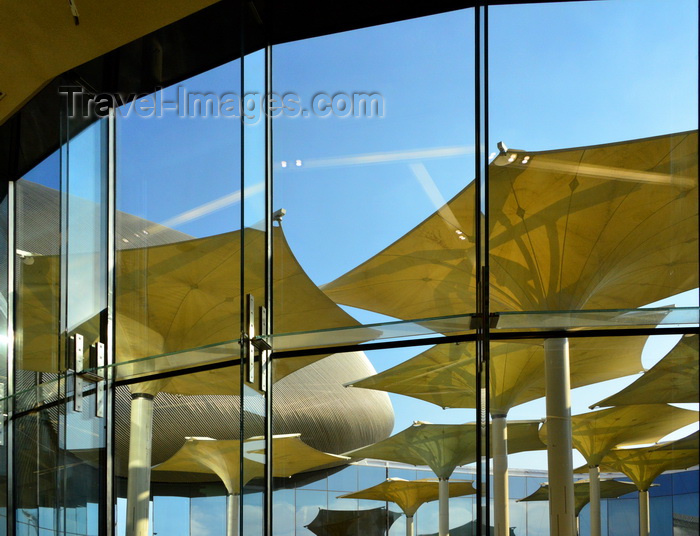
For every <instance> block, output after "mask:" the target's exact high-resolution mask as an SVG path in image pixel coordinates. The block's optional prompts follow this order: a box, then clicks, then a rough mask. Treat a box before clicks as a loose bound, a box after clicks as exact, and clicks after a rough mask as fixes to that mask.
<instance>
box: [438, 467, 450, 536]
mask: <svg viewBox="0 0 700 536" xmlns="http://www.w3.org/2000/svg"><path fill="white" fill-rule="evenodd" d="M438 494H439V497H440V512H439V518H438V519H439V521H438V536H448V535H449V533H450V483H449V480H447V479H446V478H440V479H439V480H438Z"/></svg>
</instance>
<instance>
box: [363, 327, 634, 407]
mask: <svg viewBox="0 0 700 536" xmlns="http://www.w3.org/2000/svg"><path fill="white" fill-rule="evenodd" d="M645 342H646V337H624V338H623V337H602V338H595V339H584V338H581V339H577V338H574V339H571V340H570V341H569V345H570V348H571V350H570V356H571V358H570V361H571V364H570V367H571V386H572V387H581V386H583V385H589V384H592V383H597V382H601V381H605V380H610V379H612V378H618V377H620V376H626V375H629V374H634V373H635V372H639V371H640V370H641V369H642V363H641V358H640V356H641V352H642V348H643V347H644V344H645ZM611 356H614V359H610V358H609V357H611ZM475 363H476V359H475V356H474V344H473V343H458V344H441V345H437V346H434V347H433V348H430V349H429V350H426V351H425V352H423V353H421V354H419V355H417V356H416V357H414V358H412V359H409V360H408V361H405V362H404V363H401V364H399V365H396V366H395V367H392V368H390V369H388V370H385V371H383V372H380V373H379V374H376V375H374V376H370V377H369V378H366V379H363V380H361V381H357V382H353V383H352V384H351V385H352V386H353V387H362V388H365V389H375V390H379V391H389V392H392V393H397V394H402V395H406V396H412V397H414V398H419V399H421V400H425V401H427V402H432V403H433V404H437V405H438V406H441V407H443V408H446V407H449V408H473V407H475V404H476V393H475V386H476V378H475V370H476V365H475ZM489 363H490V367H491V369H490V374H489V376H490V407H491V414H492V415H498V414H502V415H505V414H507V413H508V411H509V410H510V409H511V408H512V407H514V406H517V405H519V404H523V403H525V402H529V401H530V400H534V399H537V398H540V397H543V396H544V395H545V380H544V348H543V345H542V342H540V341H532V342H531V341H523V342H493V343H491V352H490V361H489Z"/></svg>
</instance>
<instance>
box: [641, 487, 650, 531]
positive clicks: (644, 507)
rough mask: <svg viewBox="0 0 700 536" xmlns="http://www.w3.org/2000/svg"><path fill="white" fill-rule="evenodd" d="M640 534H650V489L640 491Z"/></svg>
mask: <svg viewBox="0 0 700 536" xmlns="http://www.w3.org/2000/svg"><path fill="white" fill-rule="evenodd" d="M639 536H649V490H645V491H640V492H639Z"/></svg>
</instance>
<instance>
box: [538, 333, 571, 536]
mask: <svg viewBox="0 0 700 536" xmlns="http://www.w3.org/2000/svg"><path fill="white" fill-rule="evenodd" d="M544 361H545V381H546V383H547V395H546V396H547V470H548V480H549V533H550V535H551V536H574V535H575V534H576V513H575V510H574V467H573V455H572V452H573V450H572V445H571V393H570V390H571V389H570V378H569V341H568V339H547V340H545V341H544Z"/></svg>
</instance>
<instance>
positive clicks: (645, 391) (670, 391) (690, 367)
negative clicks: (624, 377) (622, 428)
mask: <svg viewBox="0 0 700 536" xmlns="http://www.w3.org/2000/svg"><path fill="white" fill-rule="evenodd" d="M699 339H700V336H699V335H698V334H697V333H696V334H693V335H686V336H685V337H683V338H682V339H681V340H680V341H678V344H676V346H674V347H673V349H672V350H671V351H670V352H669V353H668V354H667V355H666V356H665V357H664V358H663V359H661V361H659V362H658V363H657V364H656V365H654V366H653V367H651V368H650V369H649V370H648V371H646V372H645V373H644V374H643V375H642V376H641V377H640V378H638V379H637V380H636V381H635V382H634V383H633V384H631V385H629V386H627V387H625V388H624V389H623V390H622V391H620V392H618V393H615V394H614V395H612V396H609V397H608V398H605V399H604V400H601V401H600V402H597V403H596V404H594V405H593V406H591V407H592V408H595V407H605V406H625V405H630V404H650V403H655V402H666V403H679V402H690V403H692V402H698V401H699V400H698V375H699V374H700V372H699V369H698V340H699Z"/></svg>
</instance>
